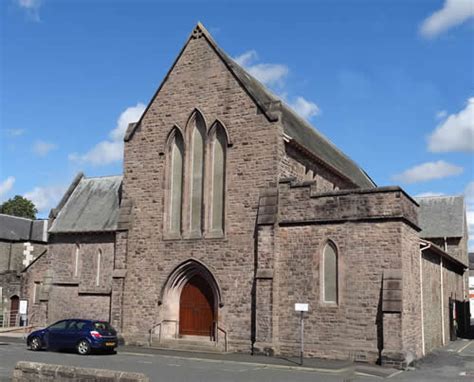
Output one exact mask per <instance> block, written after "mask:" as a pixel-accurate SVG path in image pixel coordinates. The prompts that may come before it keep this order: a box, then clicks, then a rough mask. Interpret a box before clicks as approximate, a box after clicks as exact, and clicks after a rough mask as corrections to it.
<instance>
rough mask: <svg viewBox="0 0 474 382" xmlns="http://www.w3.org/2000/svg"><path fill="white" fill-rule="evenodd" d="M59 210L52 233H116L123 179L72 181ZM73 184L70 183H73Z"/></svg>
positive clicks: (117, 177)
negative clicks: (67, 194) (71, 188)
mask: <svg viewBox="0 0 474 382" xmlns="http://www.w3.org/2000/svg"><path fill="white" fill-rule="evenodd" d="M74 182H76V185H75V187H74V189H73V190H69V192H70V194H69V196H68V198H67V200H65V201H64V200H63V201H62V202H61V203H62V204H63V205H62V206H60V207H58V211H57V212H56V214H57V215H56V219H55V220H54V222H53V224H52V226H51V229H50V230H49V232H51V233H79V232H106V231H115V230H116V229H117V218H118V213H119V206H120V192H121V185H122V176H105V177H98V178H85V177H84V176H83V175H82V176H81V178H79V179H75V180H74ZM74 182H73V183H74Z"/></svg>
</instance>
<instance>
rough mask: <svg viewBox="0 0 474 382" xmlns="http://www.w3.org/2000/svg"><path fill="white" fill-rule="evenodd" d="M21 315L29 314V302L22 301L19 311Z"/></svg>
mask: <svg viewBox="0 0 474 382" xmlns="http://www.w3.org/2000/svg"><path fill="white" fill-rule="evenodd" d="M18 313H20V314H27V313H28V300H20V309H19V311H18Z"/></svg>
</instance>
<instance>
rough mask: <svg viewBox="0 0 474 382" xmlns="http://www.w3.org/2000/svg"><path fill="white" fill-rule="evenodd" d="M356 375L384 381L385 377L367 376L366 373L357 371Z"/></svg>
mask: <svg viewBox="0 0 474 382" xmlns="http://www.w3.org/2000/svg"><path fill="white" fill-rule="evenodd" d="M355 374H356V375H360V376H362V377H372V378H378V379H383V377H379V376H378V375H372V374H366V373H362V372H360V371H356V372H355ZM388 378H390V377H388Z"/></svg>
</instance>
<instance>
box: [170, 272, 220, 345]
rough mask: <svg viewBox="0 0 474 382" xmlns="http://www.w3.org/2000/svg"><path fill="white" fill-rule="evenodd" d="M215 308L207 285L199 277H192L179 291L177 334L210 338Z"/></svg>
mask: <svg viewBox="0 0 474 382" xmlns="http://www.w3.org/2000/svg"><path fill="white" fill-rule="evenodd" d="M215 306H216V304H215V301H214V294H213V292H212V289H211V287H210V285H209V283H208V282H207V281H206V280H205V279H204V278H202V277H201V276H199V275H196V276H193V277H192V278H191V279H190V280H189V281H188V282H187V283H186V285H185V286H184V287H183V290H182V291H181V296H180V300H179V334H180V335H194V336H208V337H212V336H213V327H214V321H215V317H216V313H215Z"/></svg>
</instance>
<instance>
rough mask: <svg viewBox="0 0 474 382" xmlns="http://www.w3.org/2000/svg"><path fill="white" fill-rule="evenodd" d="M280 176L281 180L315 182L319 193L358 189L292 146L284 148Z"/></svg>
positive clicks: (287, 145)
mask: <svg viewBox="0 0 474 382" xmlns="http://www.w3.org/2000/svg"><path fill="white" fill-rule="evenodd" d="M279 175H280V179H283V178H293V179H295V180H296V181H299V182H303V181H312V180H314V181H315V187H314V188H315V189H316V190H317V192H329V191H333V190H339V189H348V188H357V187H356V186H355V185H354V184H352V182H350V181H348V180H347V179H343V178H342V177H340V176H338V175H336V174H334V173H333V172H331V171H329V170H328V169H327V168H326V167H324V166H323V165H322V164H321V163H318V162H316V161H315V160H314V159H312V158H310V157H309V156H308V155H305V154H304V153H302V152H301V151H300V150H297V149H296V148H295V147H293V146H292V145H291V144H285V146H284V153H283V154H282V159H281V161H280V171H279Z"/></svg>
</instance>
